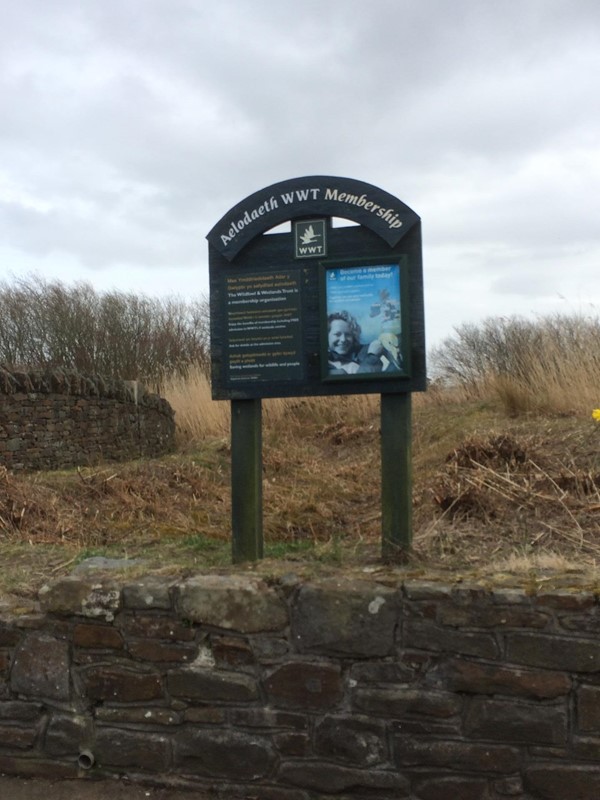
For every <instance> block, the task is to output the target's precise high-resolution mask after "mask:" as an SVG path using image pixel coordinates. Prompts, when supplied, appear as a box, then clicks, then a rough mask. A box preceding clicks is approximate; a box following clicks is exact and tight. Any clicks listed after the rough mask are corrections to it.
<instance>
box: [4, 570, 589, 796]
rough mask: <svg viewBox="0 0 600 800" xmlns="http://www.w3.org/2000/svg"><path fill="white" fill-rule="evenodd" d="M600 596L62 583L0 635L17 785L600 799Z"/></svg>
mask: <svg viewBox="0 0 600 800" xmlns="http://www.w3.org/2000/svg"><path fill="white" fill-rule="evenodd" d="M599 631H600V605H599V603H598V597H597V596H596V594H595V593H594V592H592V591H580V592H578V593H573V592H570V591H562V590H554V591H551V590H546V591H540V592H539V593H538V594H537V595H535V596H529V595H528V594H526V593H524V592H523V591H520V590H516V589H506V588H498V589H484V588H481V587H479V586H475V585H474V586H463V585H457V586H450V585H445V584H440V583H434V582H427V581H418V580H404V581H402V580H399V579H395V578H394V577H393V576H392V577H388V578H386V577H384V576H382V577H380V578H379V579H378V580H377V581H374V580H369V579H367V578H365V579H353V580H349V579H344V578H340V579H334V578H327V579H323V580H313V581H309V582H306V581H303V580H300V579H299V578H298V577H296V576H294V575H286V576H284V577H281V578H274V577H270V578H269V579H268V580H267V579H263V578H260V577H258V576H257V575H254V574H242V575H205V576H197V577H194V578H190V579H187V580H184V581H180V582H177V581H173V580H172V581H168V580H166V579H158V578H147V579H144V580H139V581H135V582H129V583H127V582H125V583H119V582H116V581H115V579H114V578H110V577H107V576H104V577H100V576H98V575H96V577H94V575H93V574H88V575H85V576H84V577H70V578H65V579H62V580H60V581H58V582H57V583H55V584H54V585H52V586H50V587H45V589H44V590H42V593H41V608H40V610H39V613H35V614H28V615H27V616H18V615H10V614H9V613H8V611H6V612H5V614H4V619H3V621H2V623H1V624H0V676H1V678H2V682H1V683H0V686H1V688H0V772H2V773H10V774H19V775H41V776H44V777H53V778H63V779H73V780H77V779H79V780H93V779H95V778H97V779H100V778H106V777H109V776H111V775H112V776H116V775H120V776H122V775H125V776H128V777H129V778H130V779H131V780H145V781H150V782H152V783H154V784H157V785H162V786H171V787H179V788H189V789H193V790H194V791H195V792H196V794H194V796H195V797H196V796H197V797H204V796H206V797H214V798H218V797H227V798H260V799H261V800H317V798H321V799H323V798H330V799H333V798H339V800H342V799H343V800H350V798H354V799H355V800H366V798H369V799H370V800H373V798H379V799H380V800H384V799H385V800H389V798H392V797H393V798H412V799H413V800H448V798H461V800H507V799H509V798H513V800H515V799H516V800H567V799H569V800H570V799H571V798H577V799H578V800H597V798H598V797H599V796H600V643H599V641H598V633H599Z"/></svg>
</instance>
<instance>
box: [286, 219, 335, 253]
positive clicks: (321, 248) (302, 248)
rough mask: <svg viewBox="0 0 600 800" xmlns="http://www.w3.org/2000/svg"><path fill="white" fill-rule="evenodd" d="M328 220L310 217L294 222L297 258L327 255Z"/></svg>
mask: <svg viewBox="0 0 600 800" xmlns="http://www.w3.org/2000/svg"><path fill="white" fill-rule="evenodd" d="M326 231H327V228H326V220H324V219H309V220H302V222H294V255H295V257H296V258H322V257H323V256H326V255H327V236H326Z"/></svg>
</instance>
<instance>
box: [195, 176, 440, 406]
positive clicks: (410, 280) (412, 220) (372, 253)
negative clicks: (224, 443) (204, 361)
mask: <svg viewBox="0 0 600 800" xmlns="http://www.w3.org/2000/svg"><path fill="white" fill-rule="evenodd" d="M338 218H345V219H347V220H350V221H351V222H355V223H358V224H355V225H352V226H346V227H335V226H334V224H333V223H334V220H336V219H338ZM283 222H288V223H289V224H290V230H289V232H277V233H269V231H270V229H271V228H273V227H274V226H279V225H281V224H282V223H283ZM207 238H208V241H209V245H210V246H209V270H210V296H211V362H212V391H213V397H214V398H215V399H242V398H248V399H249V398H262V397H293V396H311V395H328V394H360V393H366V392H371V393H373V392H378V393H381V392H413V391H422V390H424V389H425V383H426V376H425V337H424V311H423V279H422V263H421V231H420V220H419V217H418V216H417V215H416V214H415V213H414V211H412V210H411V209H410V208H408V206H406V205H405V204H404V203H402V202H401V201H400V200H398V199H397V198H394V197H393V196H392V195H390V194H388V193H387V192H383V191H382V190H381V189H378V188H377V187H375V186H371V185H370V184H366V183H363V182H361V181H353V180H350V179H348V178H333V177H324V176H314V177H304V178H297V179H294V180H290V181H285V182H283V183H279V184H274V185H273V186H269V187H267V188H266V189H262V190H260V191H259V192H256V193H255V194H253V195H251V196H250V197H248V198H246V200H243V201H242V202H241V203H238V205H236V206H235V207H234V208H233V209H231V210H230V211H229V212H228V213H227V214H226V215H225V216H224V217H223V218H222V219H221V220H220V221H219V222H218V223H217V224H216V225H215V226H214V228H213V229H212V230H211V232H210V233H209V235H208V237H207ZM335 333H337V334H338V336H337V338H338V341H337V342H336V343H334V341H333V337H334V334H335ZM342 339H343V340H344V341H343V342H342V341H341V340H342Z"/></svg>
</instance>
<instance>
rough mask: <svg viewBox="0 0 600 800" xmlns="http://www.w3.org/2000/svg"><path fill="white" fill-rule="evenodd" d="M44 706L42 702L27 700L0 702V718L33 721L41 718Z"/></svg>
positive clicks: (14, 720)
mask: <svg viewBox="0 0 600 800" xmlns="http://www.w3.org/2000/svg"><path fill="white" fill-rule="evenodd" d="M43 710H44V706H43V705H42V704H41V703H28V702H27V701H25V700H8V701H6V702H4V703H0V720H11V721H13V722H32V721H34V720H36V721H37V720H39V719H41V715H42V712H43Z"/></svg>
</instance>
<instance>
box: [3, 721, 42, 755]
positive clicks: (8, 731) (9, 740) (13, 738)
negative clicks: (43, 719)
mask: <svg viewBox="0 0 600 800" xmlns="http://www.w3.org/2000/svg"><path fill="white" fill-rule="evenodd" d="M37 737H38V731H37V728H21V727H20V726H17V725H4V724H0V747H3V748H7V749H8V750H29V749H30V748H32V747H33V745H34V744H35V741H36V739H37Z"/></svg>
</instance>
